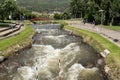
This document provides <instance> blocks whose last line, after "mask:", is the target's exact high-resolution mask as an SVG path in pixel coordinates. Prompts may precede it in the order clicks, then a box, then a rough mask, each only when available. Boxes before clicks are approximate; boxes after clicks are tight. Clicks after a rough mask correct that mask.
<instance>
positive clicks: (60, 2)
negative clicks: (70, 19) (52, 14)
mask: <svg viewBox="0 0 120 80" xmlns="http://www.w3.org/2000/svg"><path fill="white" fill-rule="evenodd" d="M17 1H18V3H19V4H20V5H21V6H24V7H26V8H27V9H30V10H34V11H39V12H40V11H54V10H57V11H63V10H65V9H66V8H68V7H69V3H70V0H17Z"/></svg>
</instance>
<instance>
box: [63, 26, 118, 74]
mask: <svg viewBox="0 0 120 80" xmlns="http://www.w3.org/2000/svg"><path fill="white" fill-rule="evenodd" d="M64 28H66V29H69V30H72V31H73V32H74V33H75V34H78V35H80V36H82V37H83V38H84V40H85V42H87V43H88V44H90V45H91V46H92V47H93V48H94V49H95V50H96V51H98V52H101V51H103V50H104V49H108V50H109V51H110V54H109V55H108V56H107V57H106V59H105V60H106V64H107V65H109V66H110V67H111V68H112V71H115V69H116V68H117V71H120V47H118V46H116V45H115V44H113V43H111V42H110V41H108V40H107V39H105V38H103V37H102V36H100V35H99V34H97V33H93V32H89V31H86V30H82V29H78V28H74V27H71V26H65V27H64ZM116 76H117V75H116Z"/></svg>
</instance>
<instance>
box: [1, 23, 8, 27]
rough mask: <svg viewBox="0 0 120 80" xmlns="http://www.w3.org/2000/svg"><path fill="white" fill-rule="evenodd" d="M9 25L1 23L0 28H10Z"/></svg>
mask: <svg viewBox="0 0 120 80" xmlns="http://www.w3.org/2000/svg"><path fill="white" fill-rule="evenodd" d="M8 26H9V23H0V27H8Z"/></svg>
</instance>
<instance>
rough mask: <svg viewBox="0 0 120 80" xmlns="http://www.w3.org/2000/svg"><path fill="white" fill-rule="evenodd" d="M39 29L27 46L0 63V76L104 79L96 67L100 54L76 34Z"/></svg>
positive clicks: (10, 78)
mask: <svg viewBox="0 0 120 80" xmlns="http://www.w3.org/2000/svg"><path fill="white" fill-rule="evenodd" d="M39 32H40V33H39V34H36V35H35V37H34V40H35V42H34V44H33V46H32V48H31V49H29V50H25V51H23V52H22V53H20V54H18V55H15V56H12V57H10V58H9V59H8V60H6V61H5V62H3V63H1V66H0V80H104V78H103V75H102V74H101V71H100V70H99V68H97V67H96V62H97V60H98V59H99V58H100V57H99V56H98V54H97V53H96V52H94V50H93V49H92V48H91V47H89V46H88V45H87V44H84V43H82V39H81V38H80V37H77V36H74V35H70V34H69V33H68V32H66V31H63V30H58V29H49V30H47V29H40V30H39ZM60 78H61V79H60Z"/></svg>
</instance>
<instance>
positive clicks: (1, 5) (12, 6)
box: [0, 0, 35, 21]
mask: <svg viewBox="0 0 120 80" xmlns="http://www.w3.org/2000/svg"><path fill="white" fill-rule="evenodd" d="M34 17H35V15H34V14H32V12H30V11H28V10H26V9H25V8H24V7H20V6H18V4H17V1H16V0H0V20H1V21H4V20H5V19H14V20H20V19H30V18H34Z"/></svg>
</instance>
